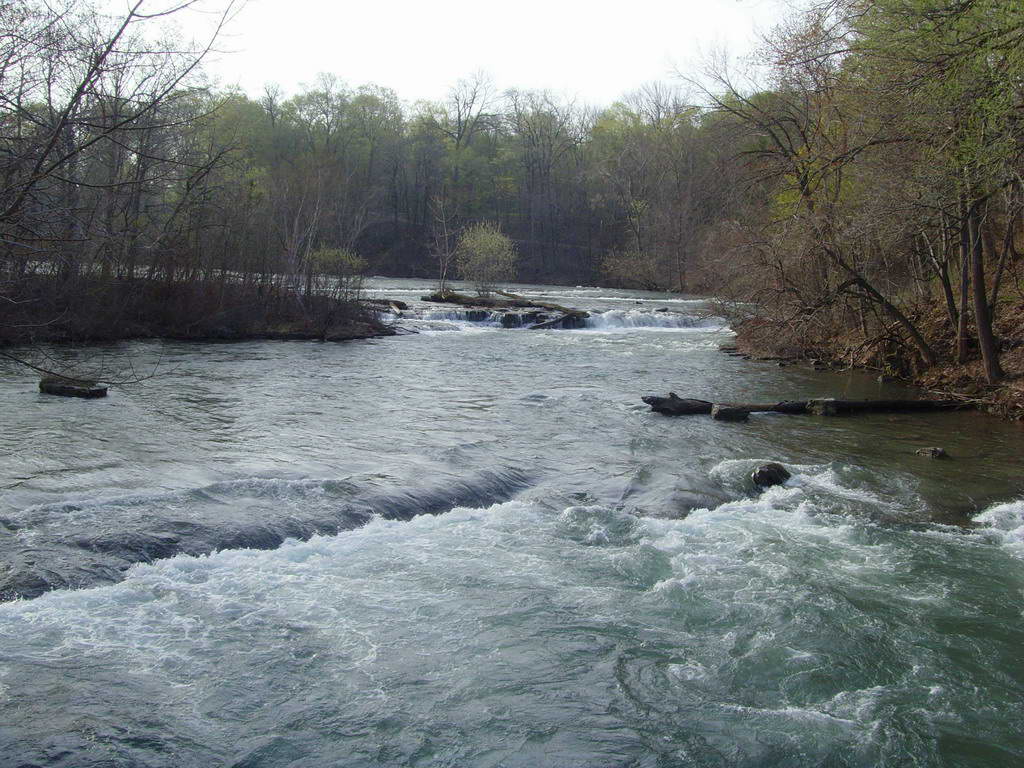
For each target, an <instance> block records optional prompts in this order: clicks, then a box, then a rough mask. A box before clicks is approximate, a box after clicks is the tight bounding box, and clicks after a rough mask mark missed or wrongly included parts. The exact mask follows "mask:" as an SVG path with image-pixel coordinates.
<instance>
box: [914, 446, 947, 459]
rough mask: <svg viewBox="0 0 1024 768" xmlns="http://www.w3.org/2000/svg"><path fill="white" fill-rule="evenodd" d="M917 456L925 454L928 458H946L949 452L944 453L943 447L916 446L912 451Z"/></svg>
mask: <svg viewBox="0 0 1024 768" xmlns="http://www.w3.org/2000/svg"><path fill="white" fill-rule="evenodd" d="M914 453H916V454H917V455H918V456H927V457H928V458H930V459H948V458H949V454H948V453H946V449H945V448H939V447H932V448H918V449H917V450H916V451H914Z"/></svg>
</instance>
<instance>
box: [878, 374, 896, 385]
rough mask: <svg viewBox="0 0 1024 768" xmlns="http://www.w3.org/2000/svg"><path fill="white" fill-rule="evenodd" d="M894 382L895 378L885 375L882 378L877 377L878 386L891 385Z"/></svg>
mask: <svg viewBox="0 0 1024 768" xmlns="http://www.w3.org/2000/svg"><path fill="white" fill-rule="evenodd" d="M894 381H896V377H895V376H885V375H882V376H879V377H878V383H879V384H892V383H893V382H894Z"/></svg>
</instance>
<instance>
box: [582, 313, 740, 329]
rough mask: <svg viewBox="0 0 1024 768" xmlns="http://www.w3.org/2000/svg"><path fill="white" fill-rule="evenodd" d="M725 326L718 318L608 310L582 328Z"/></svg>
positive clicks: (589, 318) (590, 319) (587, 321)
mask: <svg viewBox="0 0 1024 768" xmlns="http://www.w3.org/2000/svg"><path fill="white" fill-rule="evenodd" d="M724 325H725V321H724V320H723V319H722V318H720V317H702V316H699V315H684V314H680V313H678V312H649V311H643V310H636V309H610V310H608V311H607V312H594V313H592V314H591V315H590V317H588V318H587V319H586V320H585V321H584V327H585V328H589V329H592V330H611V329H615V328H708V329H714V328H719V327H722V326H724Z"/></svg>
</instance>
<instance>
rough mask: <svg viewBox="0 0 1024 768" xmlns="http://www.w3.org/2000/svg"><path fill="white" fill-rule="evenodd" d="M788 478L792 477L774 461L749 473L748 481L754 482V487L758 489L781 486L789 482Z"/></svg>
mask: <svg viewBox="0 0 1024 768" xmlns="http://www.w3.org/2000/svg"><path fill="white" fill-rule="evenodd" d="M790 477H792V475H790V474H789V470H787V469H786V468H785V467H784V466H782V465H781V464H779V463H777V462H774V461H772V462H769V463H767V464H762V465H761V466H759V467H758V468H757V469H755V470H754V471H753V472H751V473H750V479H751V480H753V481H754V485H756V486H757V487H758V488H768V487H770V486H773V485H782V484H783V483H784V482H786V481H787V480H789V478H790Z"/></svg>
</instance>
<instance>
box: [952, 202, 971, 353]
mask: <svg viewBox="0 0 1024 768" xmlns="http://www.w3.org/2000/svg"><path fill="white" fill-rule="evenodd" d="M970 240H971V235H970V230H969V227H968V223H967V217H966V216H964V218H962V219H961V220H960V321H959V322H958V323H957V329H956V361H957V362H958V363H960V364H961V365H963V364H964V363H966V362H967V302H968V295H969V293H970V288H971V270H970V266H971V254H970V250H971V248H970Z"/></svg>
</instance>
